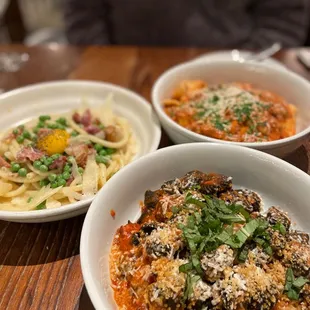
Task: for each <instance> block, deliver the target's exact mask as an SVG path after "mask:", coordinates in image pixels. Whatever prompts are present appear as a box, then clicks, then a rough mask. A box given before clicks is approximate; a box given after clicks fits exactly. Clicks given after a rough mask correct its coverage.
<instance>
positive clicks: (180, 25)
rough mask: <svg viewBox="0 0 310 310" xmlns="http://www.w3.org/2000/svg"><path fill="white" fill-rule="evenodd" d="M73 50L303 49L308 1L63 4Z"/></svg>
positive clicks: (99, 0) (82, 0) (87, 0)
mask: <svg viewBox="0 0 310 310" xmlns="http://www.w3.org/2000/svg"><path fill="white" fill-rule="evenodd" d="M65 1H66V10H65V19H66V29H67V36H68V39H69V42H70V43H72V44H122V45H161V46H168V45H169V46H201V47H215V48H230V47H245V48H261V47H265V46H267V45H269V44H271V43H273V42H275V41H279V42H282V43H283V45H284V46H286V47H289V46H297V45H302V44H303V43H304V41H305V39H306V36H307V30H308V22H309V17H310V11H309V5H308V4H309V0H65Z"/></svg>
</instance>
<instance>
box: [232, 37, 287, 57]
mask: <svg viewBox="0 0 310 310" xmlns="http://www.w3.org/2000/svg"><path fill="white" fill-rule="evenodd" d="M281 48H282V44H281V43H279V42H276V43H273V44H272V45H271V46H269V47H267V48H265V49H263V50H261V51H260V52H257V53H254V54H250V55H248V56H245V57H244V56H241V52H240V51H239V50H232V51H231V56H232V59H233V60H234V61H237V62H252V61H255V62H260V61H264V60H266V59H267V58H269V57H271V56H273V55H274V54H275V53H277V52H279V51H280V50H281Z"/></svg>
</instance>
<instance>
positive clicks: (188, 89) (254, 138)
mask: <svg viewBox="0 0 310 310" xmlns="http://www.w3.org/2000/svg"><path fill="white" fill-rule="evenodd" d="M309 95H310V84H309V82H308V81H306V80H305V79H303V78H302V77H300V76H298V75H297V74H295V73H293V72H290V71H288V70H285V71H284V70H280V69H278V68H273V67H270V66H266V65H263V64H254V63H236V62H233V61H216V62H213V63H210V62H209V63H195V62H189V63H186V64H182V65H179V66H176V67H174V68H172V69H170V70H168V71H167V72H165V73H163V74H162V76H160V77H159V79H158V80H157V81H156V83H155V85H154V87H153V90H152V101H153V104H154V107H155V110H156V112H157V114H158V116H159V119H160V121H161V124H162V126H163V127H164V129H165V130H166V131H167V133H168V135H169V136H170V138H171V139H172V140H173V141H174V142H175V143H188V142H218V143H229V144H237V145H242V146H247V147H251V148H255V149H258V150H261V151H265V152H267V153H270V154H273V155H276V156H278V157H284V156H285V155H287V154H289V153H290V152H292V151H294V150H295V149H296V148H298V147H299V146H300V145H301V144H302V143H303V141H304V140H305V139H306V137H307V135H308V134H309V132H310V127H309V124H310V112H309V111H310V109H309V103H308V100H307V98H309Z"/></svg>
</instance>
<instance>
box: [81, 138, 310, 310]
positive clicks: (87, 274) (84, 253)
mask: <svg viewBox="0 0 310 310" xmlns="http://www.w3.org/2000/svg"><path fill="white" fill-rule="evenodd" d="M187 148H190V149H192V150H191V151H195V149H200V148H205V151H206V152H207V149H208V148H217V149H219V151H223V152H224V151H226V150H227V149H229V150H233V151H234V152H235V153H236V154H235V155H239V154H240V155H244V154H245V156H250V157H255V158H257V160H263V161H268V162H272V163H273V164H276V165H277V166H281V167H283V169H284V170H286V171H290V172H291V173H293V174H295V175H298V177H299V178H300V179H301V180H300V182H307V183H308V184H309V186H310V176H309V175H308V174H307V173H305V172H304V171H302V170H300V169H299V168H297V167H295V166H293V165H292V164H290V163H288V162H286V161H284V160H283V159H280V158H277V157H275V156H272V155H270V154H268V153H264V152H261V151H259V150H255V149H251V148H244V147H241V146H240V145H227V144H226V145H225V144H221V143H205V142H195V143H184V144H177V145H172V146H169V147H165V148H162V149H159V150H157V151H156V152H153V153H149V154H147V155H145V156H143V157H142V158H141V159H140V160H138V161H135V162H133V163H132V164H130V165H128V166H126V167H124V168H123V169H122V170H121V172H120V173H119V174H116V175H115V177H114V178H113V180H112V181H111V182H109V183H107V185H106V187H105V191H101V192H100V193H99V194H98V195H97V196H96V197H95V199H94V200H93V202H92V203H91V205H90V207H89V210H88V212H87V214H86V217H85V220H84V223H83V227H82V233H81V239H80V259H81V269H82V274H83V278H84V282H85V286H86V289H87V292H88V294H89V297H90V299H91V301H92V303H93V305H94V307H95V308H96V309H106V308H103V304H102V299H101V297H100V295H99V291H98V290H97V289H96V287H97V285H96V283H97V282H96V281H95V280H94V278H93V277H92V273H91V264H90V259H89V252H88V247H89V240H91V239H92V237H93V236H90V232H91V227H92V220H93V219H97V220H101V219H100V218H98V217H95V212H96V209H97V208H99V207H102V205H101V204H100V203H99V202H100V201H101V200H102V196H104V195H105V192H107V191H109V190H110V188H113V187H114V186H115V184H116V183H117V182H118V178H122V174H123V173H126V171H127V170H130V169H132V170H136V169H138V168H139V166H140V165H141V164H142V163H144V162H148V161H153V160H154V159H156V157H157V156H158V154H162V153H167V154H168V153H171V152H173V153H177V152H178V153H182V151H183V150H184V149H187ZM114 183H115V184H114ZM109 274H110V271H109ZM102 290H103V288H102Z"/></svg>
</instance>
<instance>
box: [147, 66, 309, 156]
mask: <svg viewBox="0 0 310 310" xmlns="http://www.w3.org/2000/svg"><path fill="white" fill-rule="evenodd" d="M184 80H203V81H206V82H207V83H208V84H217V83H233V82H238V83H250V84H252V85H253V86H254V87H255V88H257V89H261V90H267V91H270V92H273V93H275V94H277V95H280V96H282V97H283V98H284V99H285V100H286V101H287V102H288V103H290V104H292V105H294V106H295V107H296V109H297V113H296V134H294V135H292V136H290V137H287V138H284V139H280V140H275V141H267V142H231V141H225V140H219V139H215V138H211V137H208V136H204V135H201V134H198V133H196V132H193V131H191V130H189V129H187V128H185V127H182V126H181V125H179V124H178V123H177V122H175V121H174V120H172V119H171V118H170V117H169V116H168V115H167V114H166V113H165V111H164V109H163V101H164V100H165V99H167V98H171V95H172V94H173V92H174V90H175V89H176V87H178V86H179V85H180V83H181V82H182V81H184ZM308 98H310V83H309V82H308V81H307V80H306V79H304V78H303V77H301V76H299V75H297V74H295V73H294V72H292V71H289V70H282V69H279V68H276V67H271V66H268V65H263V64H259V63H237V62H234V61H222V60H217V61H214V62H211V61H210V62H209V61H208V62H203V61H192V62H188V63H185V64H181V65H178V66H175V67H173V68H171V69H169V70H167V71H166V72H164V73H163V74H162V75H161V76H160V77H159V78H158V80H157V81H156V82H155V84H154V86H153V89H152V102H153V105H154V108H155V111H156V113H157V115H158V117H159V120H160V122H161V124H162V126H163V128H164V129H165V131H166V132H167V133H168V135H169V137H170V138H171V139H172V141H174V142H175V143H177V144H178V143H190V142H216V143H224V144H229V145H240V146H246V147H250V148H253V149H257V150H260V151H263V152H267V153H269V154H272V155H275V156H277V157H282V158H283V157H285V156H286V155H287V154H289V153H291V152H293V151H294V150H295V149H297V148H298V147H299V146H301V144H302V143H303V142H304V141H305V140H306V139H307V137H308V135H309V133H310V104H309V100H308Z"/></svg>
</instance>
